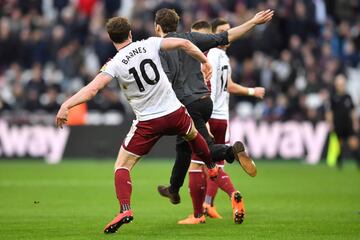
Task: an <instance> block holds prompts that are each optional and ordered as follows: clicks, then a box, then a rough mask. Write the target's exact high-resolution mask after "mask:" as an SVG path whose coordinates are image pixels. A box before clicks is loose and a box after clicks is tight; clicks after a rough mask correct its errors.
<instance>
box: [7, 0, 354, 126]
mask: <svg viewBox="0 0 360 240" xmlns="http://www.w3.org/2000/svg"><path fill="white" fill-rule="evenodd" d="M50 2H51V3H49V1H44V0H32V1H21V0H11V1H2V3H1V4H2V5H1V8H0V87H1V89H0V109H2V110H0V111H1V114H4V112H5V111H4V109H7V110H9V109H11V113H12V114H18V113H21V112H22V111H26V110H28V111H38V110H45V111H43V112H49V113H51V111H52V108H53V107H54V106H56V104H57V101H58V100H59V99H63V98H65V97H66V96H67V95H68V94H69V93H71V92H72V91H73V90H74V89H78V88H80V87H81V86H82V85H84V84H86V83H87V81H88V79H91V78H92V77H93V76H94V74H96V73H97V71H98V69H99V68H100V67H101V66H102V65H103V64H105V63H106V62H107V60H108V58H109V57H111V56H113V55H114V51H115V50H114V48H113V46H112V45H111V42H110V41H109V38H108V36H107V34H106V32H104V31H103V30H101V29H102V26H103V24H104V22H105V21H106V19H107V18H109V17H111V16H114V15H118V14H119V13H120V12H121V13H122V14H126V15H127V16H129V17H130V18H132V23H133V32H132V33H133V37H134V40H138V39H142V38H147V37H148V36H150V35H152V32H153V25H152V22H153V19H152V17H153V15H154V14H153V13H154V11H156V10H157V9H159V8H162V7H170V8H174V9H175V10H176V11H177V12H178V14H179V15H180V16H181V21H182V22H181V24H180V28H181V30H184V31H189V30H190V29H189V28H190V26H191V24H192V23H193V22H194V21H195V20H199V19H204V20H210V19H211V18H215V17H223V18H225V19H228V20H229V21H230V22H231V23H232V25H239V24H241V23H243V22H245V21H246V20H248V18H249V17H250V16H252V14H253V13H254V12H256V11H259V10H262V9H266V8H272V9H274V10H275V12H276V16H274V19H273V21H272V22H271V23H270V24H268V25H266V26H262V27H259V28H256V29H255V30H254V31H253V32H251V33H249V34H247V35H246V36H244V38H242V39H241V40H240V41H238V42H236V43H235V44H233V45H232V46H231V47H230V48H229V49H228V54H229V56H230V58H231V65H232V69H233V71H232V72H233V79H234V81H236V82H239V83H241V84H243V85H245V86H249V87H251V86H253V85H258V84H264V86H265V87H267V90H268V93H269V94H268V95H267V96H266V99H265V103H266V104H260V103H258V102H256V101H251V100H250V102H248V104H252V105H256V106H258V107H256V108H255V107H250V108H249V109H250V111H251V110H252V109H260V110H261V109H262V111H263V115H264V116H265V119H269V120H287V119H296V120H303V119H312V120H314V119H315V120H319V119H322V120H323V119H325V114H324V111H323V110H322V109H323V108H324V101H325V100H326V99H325V98H326V96H327V95H330V91H331V89H332V86H333V82H334V79H335V76H336V75H337V74H339V73H347V72H352V74H349V80H348V81H349V82H356V81H357V80H358V79H360V71H359V69H360V21H359V18H358V13H359V11H360V2H359V1H345V0H336V1H325V0H311V1H310V0H299V1H289V0H261V1H250V0H236V1H235V0H219V1H210V0H201V1H191V0H184V1H180V0H165V1H160V0H156V1H143V0H134V1H127V0H102V1H97V0H76V1H69V0H53V1H50ZM14 64H15V65H14ZM14 66H15V67H14ZM39 66H40V67H39ZM39 69H40V70H39ZM54 84H55V85H54ZM54 86H55V87H54ZM354 86H358V85H356V84H354ZM118 91H119V89H118V88H117V87H116V86H110V88H109V89H108V90H105V91H103V92H102V93H100V95H99V97H98V99H96V101H94V102H92V103H89V109H90V110H91V111H94V110H99V111H108V110H113V109H118V110H119V111H120V112H121V111H126V110H125V109H126V108H125V107H124V105H123V104H122V102H123V101H122V100H121V98H120V97H119V94H118ZM352 92H353V94H356V93H359V92H360V89H358V91H356V90H353V91H352ZM355 97H356V96H355ZM354 99H359V97H356V98H354ZM27 100H29V102H28V101H27ZM242 101H249V99H246V98H245V99H244V98H236V97H231V104H230V107H231V109H232V110H234V109H235V108H236V106H237V105H238V104H240V103H241V102H242ZM356 104H357V103H355V105H356ZM253 111H255V110H253ZM256 111H258V110H256ZM7 112H9V111H7ZM314 113H316V114H314ZM253 115H255V114H253ZM256 116H260V117H261V114H258V115H256Z"/></svg>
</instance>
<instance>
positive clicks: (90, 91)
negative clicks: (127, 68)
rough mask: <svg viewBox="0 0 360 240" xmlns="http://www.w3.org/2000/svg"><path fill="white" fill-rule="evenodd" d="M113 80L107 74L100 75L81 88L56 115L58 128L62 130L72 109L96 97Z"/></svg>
mask: <svg viewBox="0 0 360 240" xmlns="http://www.w3.org/2000/svg"><path fill="white" fill-rule="evenodd" d="M112 79H113V77H112V76H111V75H109V74H107V73H99V74H98V75H97V76H96V77H95V78H94V80H92V81H91V82H90V83H89V84H88V85H86V86H85V87H83V88H81V89H80V90H79V91H78V92H77V93H76V94H74V95H73V96H72V97H70V98H69V99H68V100H66V101H65V102H64V103H63V104H62V105H61V107H60V110H59V111H58V113H57V115H56V126H57V127H61V128H62V126H63V125H64V124H66V122H67V118H68V113H69V110H70V109H71V108H73V107H75V106H77V105H79V104H81V103H84V102H87V101H89V100H90V99H92V98H93V97H95V95H96V94H97V92H98V91H99V90H100V89H102V88H103V87H105V86H106V85H107V84H108V83H109V82H110V81H111V80H112Z"/></svg>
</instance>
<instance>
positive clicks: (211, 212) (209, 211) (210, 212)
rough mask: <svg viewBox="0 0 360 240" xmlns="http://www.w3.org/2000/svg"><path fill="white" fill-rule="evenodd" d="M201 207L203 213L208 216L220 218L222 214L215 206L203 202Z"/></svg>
mask: <svg viewBox="0 0 360 240" xmlns="http://www.w3.org/2000/svg"><path fill="white" fill-rule="evenodd" d="M203 208H204V212H205V215H207V216H209V217H210V218H219V219H222V216H221V215H220V214H219V213H218V212H217V211H216V208H215V207H214V206H211V205H210V204H207V203H204V204H203Z"/></svg>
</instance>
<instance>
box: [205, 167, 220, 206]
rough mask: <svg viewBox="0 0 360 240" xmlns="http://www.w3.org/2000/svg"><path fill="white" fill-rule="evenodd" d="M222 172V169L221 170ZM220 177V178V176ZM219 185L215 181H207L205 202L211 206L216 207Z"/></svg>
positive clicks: (208, 179)
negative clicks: (215, 201) (215, 200)
mask: <svg viewBox="0 0 360 240" xmlns="http://www.w3.org/2000/svg"><path fill="white" fill-rule="evenodd" d="M219 171H220V168H219ZM218 177H220V176H218ZM218 188H219V187H218V184H217V181H213V180H211V179H210V178H207V179H206V196H205V202H206V203H207V204H210V205H211V206H213V205H214V199H215V196H216V193H217V191H218Z"/></svg>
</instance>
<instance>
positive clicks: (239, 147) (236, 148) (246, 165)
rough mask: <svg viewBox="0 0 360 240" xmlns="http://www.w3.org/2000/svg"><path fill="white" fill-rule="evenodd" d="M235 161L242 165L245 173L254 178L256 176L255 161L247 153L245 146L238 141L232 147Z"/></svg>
mask: <svg viewBox="0 0 360 240" xmlns="http://www.w3.org/2000/svg"><path fill="white" fill-rule="evenodd" d="M232 149H233V152H234V155H235V159H236V160H237V161H238V162H239V163H240V165H241V167H242V168H243V169H244V171H245V172H246V173H247V174H249V175H250V176H252V177H255V176H256V173H257V170H256V165H255V163H254V161H253V160H252V159H251V158H250V157H249V155H247V153H246V152H245V147H244V144H243V143H242V142H240V141H237V142H235V143H234V145H233V146H232Z"/></svg>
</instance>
